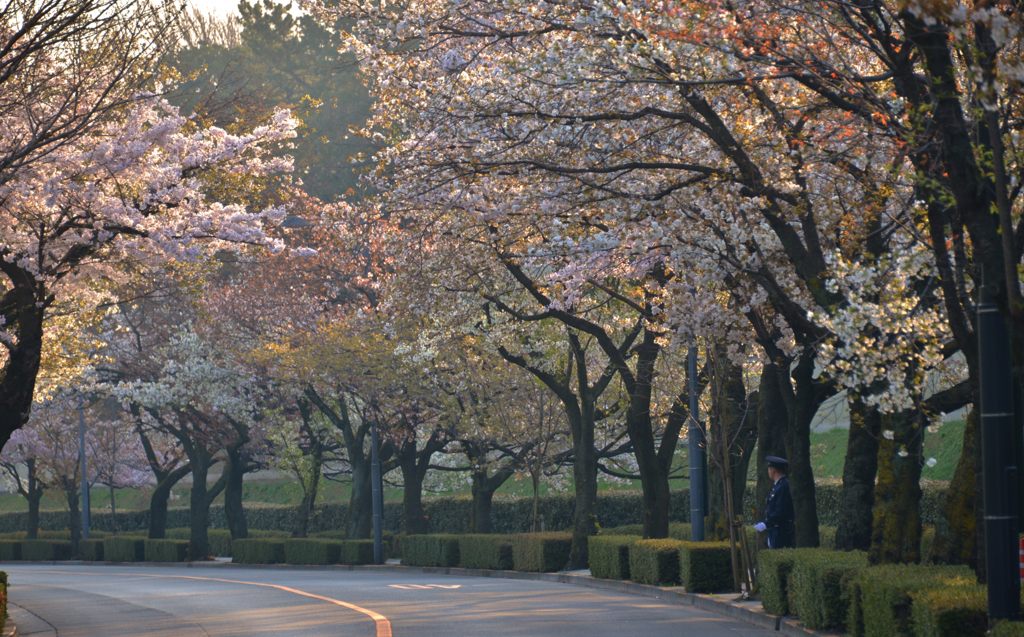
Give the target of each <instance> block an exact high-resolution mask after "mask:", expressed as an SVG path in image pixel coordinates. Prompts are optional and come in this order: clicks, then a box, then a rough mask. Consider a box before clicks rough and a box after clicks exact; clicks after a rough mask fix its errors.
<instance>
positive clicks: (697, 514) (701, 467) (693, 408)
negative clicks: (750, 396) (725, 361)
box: [686, 347, 707, 542]
mask: <svg viewBox="0 0 1024 637" xmlns="http://www.w3.org/2000/svg"><path fill="white" fill-rule="evenodd" d="M686 366H687V376H689V377H690V378H689V380H690V427H689V433H688V434H687V436H686V437H687V440H688V442H689V451H690V533H691V536H690V537H691V539H692V540H693V541H694V542H703V541H704V515H705V513H706V512H705V510H704V500H705V497H704V491H705V487H704V483H705V467H706V466H707V461H706V460H705V458H704V451H705V449H704V431H703V430H702V429H701V428H700V419H698V418H697V416H698V415H699V414H698V409H699V407H698V405H697V348H696V347H691V348H690V349H689V350H688V351H687V353H686Z"/></svg>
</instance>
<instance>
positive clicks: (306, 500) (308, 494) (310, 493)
mask: <svg viewBox="0 0 1024 637" xmlns="http://www.w3.org/2000/svg"><path fill="white" fill-rule="evenodd" d="M310 438H311V439H313V436H312V435H310ZM309 452H310V455H311V456H312V457H313V463H312V468H311V470H310V472H309V475H308V476H305V478H304V479H303V480H302V487H303V488H302V502H300V503H299V510H298V511H297V512H296V515H295V525H294V526H293V527H292V537H306V535H307V533H308V532H309V518H310V516H312V514H313V507H315V506H316V496H317V493H318V492H319V490H320V472H321V470H322V468H323V465H324V445H323V442H322V441H321V440H320V439H319V438H316V439H315V440H314V441H313V445H312V446H311V448H310V450H309Z"/></svg>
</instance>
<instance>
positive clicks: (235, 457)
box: [224, 447, 249, 540]
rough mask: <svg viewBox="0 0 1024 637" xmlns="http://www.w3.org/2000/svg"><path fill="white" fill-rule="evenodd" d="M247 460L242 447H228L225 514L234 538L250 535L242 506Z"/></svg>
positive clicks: (241, 538)
mask: <svg viewBox="0 0 1024 637" xmlns="http://www.w3.org/2000/svg"><path fill="white" fill-rule="evenodd" d="M246 464H247V463H246V462H245V458H244V457H243V453H242V451H241V449H238V448H235V449H232V448H230V447H229V448H228V450H227V457H226V459H225V462H224V474H225V475H226V476H227V480H226V481H225V483H224V516H225V517H226V518H227V521H228V529H229V530H230V531H231V539H232V540H244V539H246V538H247V537H249V527H248V525H247V524H246V521H245V509H244V508H243V507H242V498H243V489H244V485H243V482H242V478H243V477H244V476H245V470H246V468H247V467H246Z"/></svg>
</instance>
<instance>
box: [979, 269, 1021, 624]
mask: <svg viewBox="0 0 1024 637" xmlns="http://www.w3.org/2000/svg"><path fill="white" fill-rule="evenodd" d="M978 369H979V372H980V374H979V376H980V378H979V380H980V384H981V448H982V452H981V458H982V464H981V475H982V482H983V484H984V506H985V575H986V578H987V579H988V616H989V620H990V621H991V620H996V619H1011V620H1018V619H1020V573H1019V571H1018V553H1017V551H1018V547H1017V471H1018V467H1017V454H1016V448H1015V443H1016V433H1015V432H1014V418H1013V362H1012V361H1011V360H1010V339H1009V337H1008V336H1007V333H1006V324H1005V323H1004V322H1003V317H1002V316H1001V315H1000V314H999V311H998V310H997V309H996V304H995V302H994V301H993V300H992V295H991V294H990V293H989V290H988V287H987V286H984V285H982V287H981V303H980V304H979V305H978Z"/></svg>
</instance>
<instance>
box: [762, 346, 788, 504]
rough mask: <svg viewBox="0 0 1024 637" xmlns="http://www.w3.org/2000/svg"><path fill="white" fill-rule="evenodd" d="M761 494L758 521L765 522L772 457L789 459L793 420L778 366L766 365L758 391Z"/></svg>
mask: <svg viewBox="0 0 1024 637" xmlns="http://www.w3.org/2000/svg"><path fill="white" fill-rule="evenodd" d="M757 395H758V410H757V491H756V494H755V496H754V507H755V509H754V518H755V519H756V520H763V519H764V507H765V503H766V502H767V501H768V494H769V493H770V492H771V490H772V481H771V479H770V478H769V477H768V461H767V460H765V458H767V457H768V456H783V457H785V455H786V431H787V428H788V426H789V424H788V423H789V416H788V415H787V413H786V403H785V401H784V400H783V398H782V393H781V391H780V389H779V379H778V370H777V368H776V367H775V365H765V366H764V368H763V369H762V370H761V382H760V384H759V386H758V390H757Z"/></svg>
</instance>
